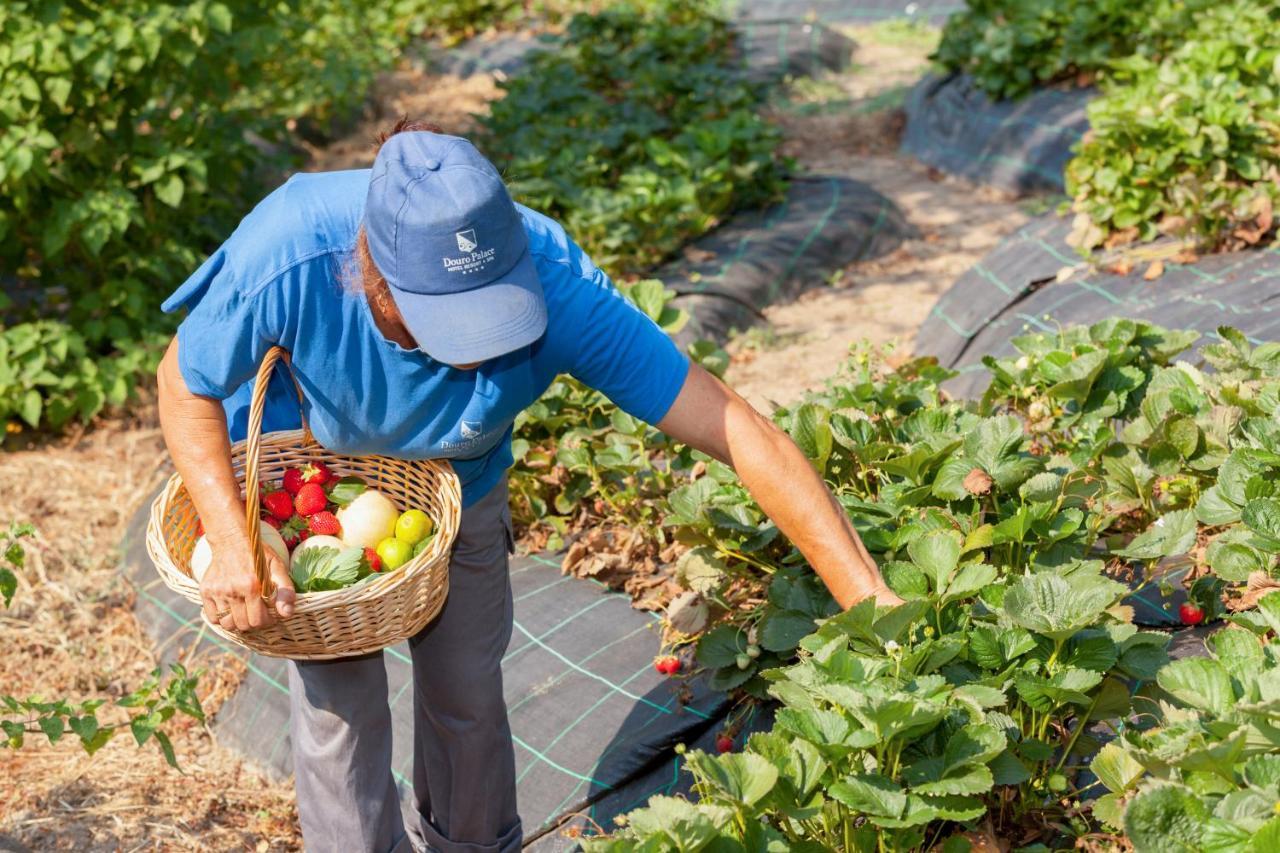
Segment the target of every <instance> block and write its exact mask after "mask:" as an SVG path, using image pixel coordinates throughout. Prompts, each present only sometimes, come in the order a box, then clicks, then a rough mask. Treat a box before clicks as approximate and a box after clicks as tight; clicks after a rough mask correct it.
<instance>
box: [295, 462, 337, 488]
mask: <svg viewBox="0 0 1280 853" xmlns="http://www.w3.org/2000/svg"><path fill="white" fill-rule="evenodd" d="M332 479H334V476H333V472H332V471H330V470H329V466H327V465H325V464H324V463H323V462H309V463H307V466H306V467H305V468H303V469H302V480H303V482H305V483H315V484H316V485H317V486H323V485H324V484H325V483H327V482H329V481H330V480H332Z"/></svg>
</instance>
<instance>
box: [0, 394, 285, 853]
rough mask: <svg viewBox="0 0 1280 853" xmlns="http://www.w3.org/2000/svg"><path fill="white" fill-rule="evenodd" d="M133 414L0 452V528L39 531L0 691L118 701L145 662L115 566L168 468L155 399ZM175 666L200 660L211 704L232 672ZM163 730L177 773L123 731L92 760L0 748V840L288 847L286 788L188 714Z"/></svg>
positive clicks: (0, 617) (144, 642) (27, 844)
mask: <svg viewBox="0 0 1280 853" xmlns="http://www.w3.org/2000/svg"><path fill="white" fill-rule="evenodd" d="M136 410H137V412H138V414H137V415H135V416H134V417H132V418H130V419H123V418H116V419H113V420H107V421H104V422H101V423H100V424H99V425H97V426H96V427H95V428H93V429H91V430H88V431H85V432H82V433H80V434H77V435H73V436H71V437H68V438H63V439H59V440H57V441H55V442H52V443H43V444H36V445H34V446H31V447H28V448H26V449H16V450H11V451H9V452H5V453H3V454H0V483H3V484H4V488H3V489H0V525H4V526H7V523H8V521H9V520H11V519H16V520H24V521H30V522H32V523H33V524H34V525H35V526H36V529H37V535H36V537H35V539H34V540H27V542H28V547H27V552H28V562H27V566H26V568H25V569H24V570H23V571H22V572H21V573H20V580H19V588H18V593H17V595H16V596H15V598H14V601H13V605H12V607H10V608H9V609H8V610H5V609H4V608H3V607H2V606H0V648H3V649H4V650H5V653H4V654H2V655H0V692H4V693H10V694H13V695H16V696H21V697H26V696H32V695H39V696H41V697H43V698H47V699H54V698H69V699H75V700H84V699H91V698H108V697H117V696H120V695H123V694H125V693H127V692H129V691H130V690H132V689H133V688H134V687H135V686H136V685H138V684H139V683H140V682H142V681H143V680H144V679H145V678H146V677H147V675H148V673H150V672H151V670H152V669H154V668H155V666H156V657H155V653H154V648H153V645H152V643H151V641H150V640H149V638H148V637H147V636H146V635H145V634H144V633H143V631H142V628H141V626H140V625H139V623H138V620H137V619H136V618H135V617H134V615H133V596H134V593H133V590H132V588H131V587H130V585H129V584H128V583H127V582H126V581H125V580H124V578H123V577H122V575H121V573H120V571H119V559H120V552H119V544H120V541H121V539H122V537H123V535H124V531H125V527H126V526H127V524H128V521H129V518H130V516H131V515H132V513H133V511H134V510H135V509H136V508H137V507H138V505H139V503H140V502H141V501H142V500H143V499H144V498H145V497H146V496H147V495H149V494H150V493H151V491H152V490H154V489H155V488H156V487H157V486H158V485H159V483H160V482H161V481H162V479H163V478H164V477H165V476H166V475H167V473H168V471H167V469H166V467H165V465H166V462H165V458H166V457H165V454H164V446H163V442H162V440H161V436H160V429H159V426H158V424H157V422H156V420H155V408H154V405H153V404H150V403H146V404H144V405H142V406H138V407H136ZM188 665H189V667H191V668H200V669H204V670H205V673H204V675H203V676H202V678H201V682H200V687H199V693H200V697H201V701H202V703H203V705H204V707H205V711H206V713H208V714H210V715H211V714H212V713H213V712H215V711H216V710H217V708H218V706H219V705H220V704H221V703H222V702H223V701H224V700H225V699H226V698H227V697H228V696H230V695H231V692H232V691H233V690H234V689H235V687H236V685H237V684H238V683H239V682H240V679H241V678H242V676H243V665H242V664H241V663H239V661H237V660H236V659H234V658H231V657H229V656H225V655H221V654H219V655H217V656H205V657H203V658H202V659H198V660H189V661H188ZM106 719H110V717H109V716H107V715H104V721H105V720H106ZM117 719H118V718H117ZM167 730H168V732H169V734H170V736H171V737H172V739H173V743H174V747H175V750H176V753H177V757H178V764H179V766H180V767H181V772H179V771H175V770H173V769H172V768H170V767H169V766H168V765H167V764H166V763H165V762H164V759H163V757H162V756H161V754H160V751H159V750H158V749H157V748H156V747H155V746H154V745H153V744H152V743H148V744H146V745H145V746H143V747H141V748H139V747H138V746H136V745H135V744H134V742H133V738H132V736H131V735H130V734H129V732H128V731H127V730H124V731H121V732H119V733H118V734H117V735H116V737H115V738H113V740H112V741H111V742H110V743H108V744H107V746H106V747H104V748H103V749H102V750H101V751H100V752H98V753H97V754H96V755H94V756H88V755H86V754H85V753H84V751H83V750H82V749H81V748H80V745H79V741H78V739H76V738H74V737H73V736H68V737H66V738H64V739H63V740H62V741H61V742H59V743H58V744H56V745H52V746H51V745H49V744H48V743H47V742H46V741H45V739H44V737H43V736H40V735H34V736H30V737H29V738H28V741H27V745H26V746H24V747H23V748H22V749H20V750H16V751H15V750H11V749H7V748H3V747H0V779H4V784H3V785H0V849H11V848H12V849H18V850H22V849H31V850H76V851H98V850H102V851H107V850H112V851H114V850H300V849H301V847H302V844H301V837H300V835H299V832H298V826H297V814H296V810H295V808H294V800H293V790H292V788H291V786H288V785H280V784H274V783H272V782H270V781H269V780H268V779H267V778H266V777H265V776H264V775H263V774H262V773H260V772H259V771H258V770H256V769H255V768H254V767H253V766H252V765H250V764H248V763H246V762H244V761H243V760H242V759H241V758H240V757H239V756H238V755H236V754H235V753H233V752H232V751H230V750H229V749H226V748H223V747H220V746H219V745H218V744H217V743H216V741H215V739H214V737H213V735H212V733H211V732H210V730H209V729H208V728H207V727H205V726H203V725H201V724H200V723H198V722H197V721H195V720H191V719H188V718H184V717H175V718H174V719H173V720H172V721H170V723H169V724H167Z"/></svg>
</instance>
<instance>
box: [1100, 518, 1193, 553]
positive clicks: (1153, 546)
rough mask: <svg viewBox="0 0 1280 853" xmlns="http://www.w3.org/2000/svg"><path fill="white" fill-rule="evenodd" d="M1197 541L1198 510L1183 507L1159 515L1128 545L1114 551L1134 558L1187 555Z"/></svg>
mask: <svg viewBox="0 0 1280 853" xmlns="http://www.w3.org/2000/svg"><path fill="white" fill-rule="evenodd" d="M1195 543H1196V518H1195V513H1193V512H1192V511H1191V510H1186V509H1181V510H1176V511H1174V512H1170V513H1166V514H1164V515H1162V516H1160V517H1159V518H1157V519H1156V520H1155V521H1154V522H1152V524H1151V526H1150V527H1149V528H1147V530H1146V531H1145V532H1143V533H1140V534H1138V535H1137V536H1135V537H1134V539H1133V541H1132V542H1130V543H1129V545H1128V547H1126V548H1123V549H1120V550H1117V551H1115V552H1114V553H1115V554H1116V555H1117V556H1120V557H1130V558H1132V559H1135V560H1158V559H1160V558H1161V557H1172V556H1175V555H1178V554H1185V553H1186V552H1187V551H1190V550H1191V548H1192V546H1194V545H1195Z"/></svg>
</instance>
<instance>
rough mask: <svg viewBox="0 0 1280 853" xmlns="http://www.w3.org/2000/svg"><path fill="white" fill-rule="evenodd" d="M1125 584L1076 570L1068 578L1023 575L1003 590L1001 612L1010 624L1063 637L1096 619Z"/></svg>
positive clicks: (1048, 635) (1049, 575)
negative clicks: (1002, 609)
mask: <svg viewBox="0 0 1280 853" xmlns="http://www.w3.org/2000/svg"><path fill="white" fill-rule="evenodd" d="M1127 589H1128V588H1127V587H1125V586H1124V585H1123V584H1119V583H1116V582H1115V581H1113V580H1109V579H1107V578H1103V577H1100V576H1099V575H1096V574H1090V573H1086V572H1076V573H1075V574H1073V575H1071V576H1070V577H1069V578H1063V577H1059V576H1058V575H1053V574H1037V575H1027V576H1024V577H1021V578H1019V579H1018V580H1016V581H1014V582H1013V584H1011V585H1010V586H1009V588H1008V590H1007V591H1006V592H1005V596H1004V612H1005V614H1006V615H1007V616H1008V618H1009V619H1010V620H1011V621H1013V622H1014V624H1016V625H1019V626H1021V627H1023V628H1026V629H1027V630H1029V631H1035V632H1036V633H1039V634H1044V635H1045V636H1047V637H1050V638H1051V639H1054V640H1065V639H1067V638H1068V637H1070V636H1071V635H1073V634H1075V633H1076V632H1077V631H1080V630H1082V629H1083V628H1086V627H1088V626H1089V625H1091V624H1093V623H1094V622H1096V621H1097V620H1098V618H1099V617H1100V616H1101V615H1102V613H1103V611H1105V610H1106V609H1107V608H1109V607H1111V606H1112V605H1113V604H1115V602H1116V601H1117V600H1118V599H1119V598H1120V597H1121V596H1122V595H1124V594H1125V592H1127Z"/></svg>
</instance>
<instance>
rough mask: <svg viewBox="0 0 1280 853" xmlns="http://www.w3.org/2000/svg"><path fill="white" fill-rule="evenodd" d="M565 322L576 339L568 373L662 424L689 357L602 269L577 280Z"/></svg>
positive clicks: (647, 419) (639, 415)
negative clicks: (628, 298) (618, 288)
mask: <svg viewBox="0 0 1280 853" xmlns="http://www.w3.org/2000/svg"><path fill="white" fill-rule="evenodd" d="M572 288H573V293H572V295H571V296H570V298H569V299H568V300H566V303H567V306H568V310H567V311H566V314H567V315H568V316H567V317H566V318H562V322H563V321H566V320H567V322H568V324H569V329H571V330H572V331H571V332H570V334H571V335H572V336H573V339H575V340H576V345H575V346H574V347H571V350H572V355H571V361H572V363H571V365H570V367H569V370H568V372H569V373H570V375H572V376H574V377H575V378H577V379H579V380H581V381H582V382H585V383H586V384H587V385H589V386H591V387H592V388H595V389H596V390H597V391H600V392H602V393H603V394H604V395H605V396H607V397H608V398H609V399H610V400H612V401H613V402H614V403H615V404H616V405H617V406H618V407H619V408H620V409H622V410H623V411H624V412H626V413H627V414H629V415H632V416H633V417H637V418H639V419H640V420H642V421H645V422H646V423H650V424H656V423H657V422H658V421H660V420H662V419H663V418H664V417H666V414H667V412H668V411H669V410H670V408H671V404H672V403H674V402H675V400H676V397H677V396H678V395H679V394H680V389H681V388H683V387H684V381H685V378H686V377H687V376H688V374H689V359H688V358H687V357H686V356H685V355H684V354H683V353H682V352H680V349H679V347H677V346H676V344H675V342H674V341H672V340H671V338H669V337H668V336H667V334H666V333H665V332H663V331H662V329H661V328H659V327H658V324H657V323H655V322H653V320H651V319H649V317H648V315H646V314H645V313H644V312H643V311H641V310H640V309H639V308H637V307H636V306H634V305H632V304H631V302H630V301H628V300H627V299H626V298H625V297H624V296H623V295H622V294H621V293H619V292H618V290H617V289H616V288H615V287H614V286H613V284H612V283H611V282H610V281H609V279H608V277H607V276H606V275H605V274H604V273H603V272H601V271H599V270H593V271H592V275H590V276H589V277H582V278H578V279H577V280H576V281H574V282H573V284H572Z"/></svg>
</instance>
